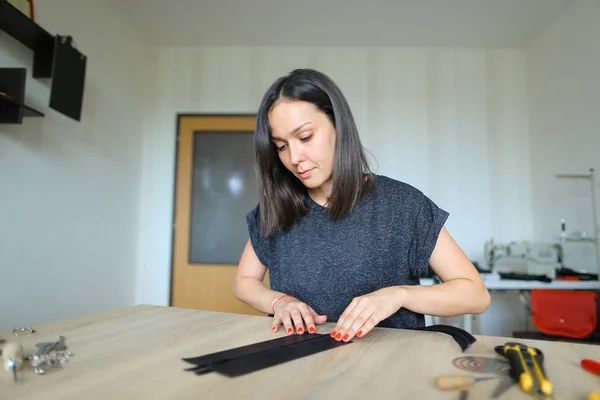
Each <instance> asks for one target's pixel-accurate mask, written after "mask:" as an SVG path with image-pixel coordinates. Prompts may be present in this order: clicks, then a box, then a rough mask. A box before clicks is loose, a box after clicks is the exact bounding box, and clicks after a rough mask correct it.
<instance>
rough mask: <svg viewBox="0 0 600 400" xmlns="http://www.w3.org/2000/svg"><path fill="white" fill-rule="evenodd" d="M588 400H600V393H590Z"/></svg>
mask: <svg viewBox="0 0 600 400" xmlns="http://www.w3.org/2000/svg"><path fill="white" fill-rule="evenodd" d="M587 400H600V392H593V393H590V394H589V395H588V397H587Z"/></svg>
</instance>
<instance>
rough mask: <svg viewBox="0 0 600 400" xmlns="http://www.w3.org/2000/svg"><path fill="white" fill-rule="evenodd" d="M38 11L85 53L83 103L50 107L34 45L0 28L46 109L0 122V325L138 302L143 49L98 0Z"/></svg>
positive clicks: (0, 49) (11, 59)
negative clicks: (34, 70)
mask: <svg viewBox="0 0 600 400" xmlns="http://www.w3.org/2000/svg"><path fill="white" fill-rule="evenodd" d="M36 19H37V21H38V22H39V23H40V25H42V26H43V27H44V28H45V29H46V30H48V31H49V32H50V33H53V34H56V33H60V34H70V35H72V36H73V37H74V38H75V44H76V46H77V47H78V48H79V49H80V50H81V51H82V52H83V53H84V54H86V55H87V56H88V64H87V81H86V87H85V98H84V109H83V115H82V121H81V122H76V121H73V120H72V119H70V118H68V117H66V116H64V115H62V114H59V113H57V112H56V111H54V110H52V109H50V108H49V107H48V100H49V83H48V82H47V80H45V81H39V80H34V79H32V78H31V67H32V53H31V51H29V49H26V48H25V47H24V46H22V45H21V44H20V43H18V42H16V41H15V40H14V39H12V38H11V37H9V36H7V35H6V34H5V33H4V32H2V33H0V65H1V66H2V67H23V66H24V67H26V68H27V69H28V80H27V89H26V90H27V99H28V102H29V103H30V104H31V105H32V106H34V107H37V108H39V109H41V110H42V111H43V112H44V113H45V114H46V116H45V118H35V119H34V118H27V119H25V120H24V123H23V124H22V125H0V193H1V195H0V204H1V206H0V280H1V281H2V291H0V329H10V328H12V327H13V326H16V325H19V326H21V325H35V324H37V323H40V322H43V321H49V320H55V319H58V318H65V317H70V316H75V315H79V314H85V313H90V312H95V311H101V310H105V309H110V308H115V307H122V306H128V305H132V304H134V301H135V289H136V287H135V281H136V264H137V262H138V259H137V251H138V241H137V239H138V213H139V207H138V201H139V191H140V163H141V148H142V134H143V132H142V122H141V121H143V119H144V117H145V111H146V109H145V107H146V106H145V104H146V102H147V100H148V93H147V88H148V85H147V82H148V81H147V79H146V78H147V69H148V65H149V64H148V62H149V61H150V58H149V54H148V53H147V50H146V48H145V47H144V46H143V44H142V41H141V40H140V38H138V36H137V35H136V33H135V32H134V31H132V29H131V28H130V27H129V26H128V24H127V23H126V22H124V21H123V19H122V17H121V16H120V15H119V14H118V13H116V12H115V11H114V10H113V8H112V7H111V6H110V5H108V4H107V2H106V1H94V2H81V1H79V0H55V1H52V2H37V3H36ZM167 267H168V266H166V265H165V266H163V268H167Z"/></svg>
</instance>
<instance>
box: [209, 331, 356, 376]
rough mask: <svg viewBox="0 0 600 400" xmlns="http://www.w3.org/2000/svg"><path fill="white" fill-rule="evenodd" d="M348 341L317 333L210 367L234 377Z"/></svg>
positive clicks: (345, 343) (329, 348)
mask: <svg viewBox="0 0 600 400" xmlns="http://www.w3.org/2000/svg"><path fill="white" fill-rule="evenodd" d="M350 343H352V341H350V342H344V341H337V340H335V339H334V338H332V337H330V336H329V335H319V336H318V337H316V338H315V339H314V340H307V341H304V342H299V343H295V344H293V345H289V346H286V347H284V348H275V349H270V350H266V351H263V352H259V353H255V354H251V355H247V356H244V357H240V358H236V359H233V360H229V361H224V362H221V363H216V364H212V365H211V366H210V369H212V370H214V371H216V372H218V373H221V374H223V375H225V376H228V377H236V376H240V375H245V374H248V373H250V372H254V371H259V370H261V369H264V368H268V367H272V366H274V365H278V364H283V363H285V362H288V361H292V360H296V359H298V358H302V357H306V356H310V355H312V354H316V353H320V352H322V351H327V350H331V349H333V348H336V347H340V346H344V345H347V344H350Z"/></svg>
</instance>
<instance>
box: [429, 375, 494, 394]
mask: <svg viewBox="0 0 600 400" xmlns="http://www.w3.org/2000/svg"><path fill="white" fill-rule="evenodd" d="M498 378H500V376H478V377H474V376H466V375H445V376H438V377H436V378H435V386H436V387H437V388H438V389H441V390H453V389H461V388H464V387H467V386H470V385H472V384H474V383H475V382H479V381H485V380H487V379H498Z"/></svg>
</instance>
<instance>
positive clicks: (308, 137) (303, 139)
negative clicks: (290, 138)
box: [300, 135, 312, 142]
mask: <svg viewBox="0 0 600 400" xmlns="http://www.w3.org/2000/svg"><path fill="white" fill-rule="evenodd" d="M311 137H312V135H308V136H304V137H302V138H300V141H301V142H308V141H309V140H310V138H311Z"/></svg>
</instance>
